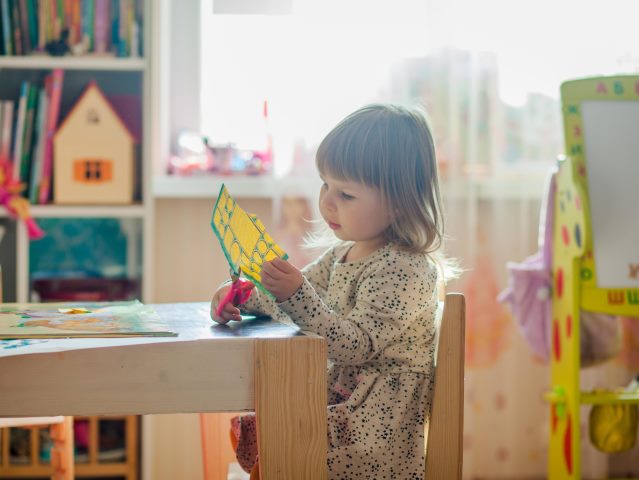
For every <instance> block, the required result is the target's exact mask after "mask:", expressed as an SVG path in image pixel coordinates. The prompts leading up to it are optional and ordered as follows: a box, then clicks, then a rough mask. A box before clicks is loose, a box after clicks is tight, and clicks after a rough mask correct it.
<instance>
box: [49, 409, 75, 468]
mask: <svg viewBox="0 0 639 480" xmlns="http://www.w3.org/2000/svg"><path fill="white" fill-rule="evenodd" d="M50 429H51V439H52V440H53V447H52V449H51V466H52V467H53V474H52V477H51V478H52V480H73V479H74V478H75V465H74V462H73V417H64V422H62V423H57V424H53V425H51V426H50Z"/></svg>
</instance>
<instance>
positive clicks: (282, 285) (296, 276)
mask: <svg viewBox="0 0 639 480" xmlns="http://www.w3.org/2000/svg"><path fill="white" fill-rule="evenodd" d="M261 276H262V285H264V288H266V289H267V290H268V291H269V292H271V293H272V294H273V296H274V297H275V299H276V300H277V301H278V302H283V301H285V300H288V299H289V298H290V297H291V296H292V295H293V294H294V293H295V292H297V290H298V288H300V287H301V286H302V282H304V277H303V275H302V272H300V271H299V270H298V269H297V268H296V267H294V266H293V265H291V264H290V263H289V262H287V261H286V260H282V259H281V258H274V259H273V260H271V261H270V262H264V264H263V265H262V272H261Z"/></svg>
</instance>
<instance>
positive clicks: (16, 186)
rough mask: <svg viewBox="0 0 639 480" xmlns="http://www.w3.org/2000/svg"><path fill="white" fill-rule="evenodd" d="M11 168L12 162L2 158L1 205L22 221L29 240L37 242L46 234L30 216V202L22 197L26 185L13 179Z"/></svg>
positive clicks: (0, 172)
mask: <svg viewBox="0 0 639 480" xmlns="http://www.w3.org/2000/svg"><path fill="white" fill-rule="evenodd" d="M11 167H12V165H11V163H10V162H8V161H7V160H6V159H4V158H0V205H3V206H4V208H6V209H7V212H9V215H10V216H11V217H13V218H19V219H20V220H22V221H23V222H24V224H25V225H26V227H27V233H28V234H29V238H30V239H31V240H37V239H39V238H42V237H43V236H44V232H43V231H42V230H41V229H40V227H38V224H37V223H36V222H35V220H34V219H33V218H32V217H31V215H30V214H29V201H28V200H27V199H26V198H24V197H23V196H21V195H20V193H21V192H22V191H23V190H24V189H25V185H24V184H23V183H20V182H19V181H18V180H16V179H14V178H13V177H12V175H11Z"/></svg>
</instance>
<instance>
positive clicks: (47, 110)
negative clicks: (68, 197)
mask: <svg viewBox="0 0 639 480" xmlns="http://www.w3.org/2000/svg"><path fill="white" fill-rule="evenodd" d="M63 78H64V72H63V71H62V70H53V71H52V72H51V73H50V74H48V75H46V76H45V77H44V85H35V84H33V83H31V82H29V81H26V80H25V81H23V82H22V85H21V87H20V98H19V99H18V102H17V108H16V106H15V102H14V101H13V100H4V101H0V158H2V160H4V161H8V162H10V163H11V164H12V165H13V168H12V175H13V178H14V179H15V180H17V181H19V182H21V183H23V184H25V185H26V186H27V188H26V189H25V191H24V192H23V195H24V196H25V197H28V199H29V202H30V203H32V204H45V203H48V202H49V200H50V195H51V174H52V168H53V143H52V142H53V134H54V133H55V130H56V128H57V123H58V116H59V112H60V99H61V96H62V95H61V94H62V81H63Z"/></svg>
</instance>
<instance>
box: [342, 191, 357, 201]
mask: <svg viewBox="0 0 639 480" xmlns="http://www.w3.org/2000/svg"><path fill="white" fill-rule="evenodd" d="M342 198H343V199H344V200H353V199H354V198H355V197H354V196H352V195H349V194H348V193H344V192H342Z"/></svg>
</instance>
